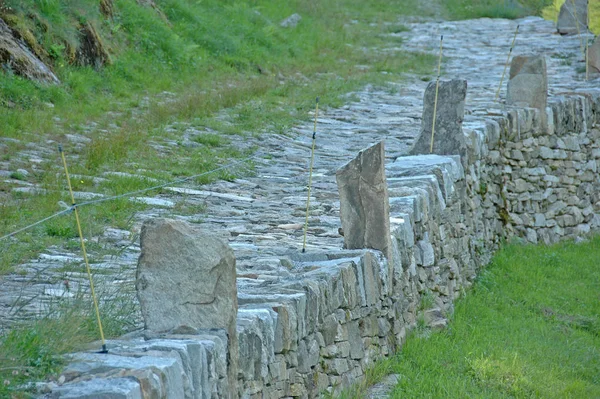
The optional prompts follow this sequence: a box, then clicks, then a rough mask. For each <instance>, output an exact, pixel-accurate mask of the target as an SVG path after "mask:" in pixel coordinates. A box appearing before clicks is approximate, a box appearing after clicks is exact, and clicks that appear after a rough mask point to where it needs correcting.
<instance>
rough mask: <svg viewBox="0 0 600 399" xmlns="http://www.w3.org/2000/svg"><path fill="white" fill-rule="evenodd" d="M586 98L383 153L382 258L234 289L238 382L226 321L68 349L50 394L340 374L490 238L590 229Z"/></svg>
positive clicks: (445, 304) (333, 378)
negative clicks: (432, 146)
mask: <svg viewBox="0 0 600 399" xmlns="http://www.w3.org/2000/svg"><path fill="white" fill-rule="evenodd" d="M599 110H600V93H594V94H588V95H583V94H582V95H573V96H569V97H564V98H562V97H561V98H558V99H555V100H554V101H553V102H551V103H550V105H549V107H548V108H547V110H546V115H545V117H546V118H545V119H546V120H547V123H542V122H541V121H542V120H544V118H542V115H540V111H539V110H536V109H511V110H509V111H508V112H507V113H506V114H505V115H504V116H490V117H486V118H481V119H480V120H478V121H476V122H471V123H469V125H468V126H465V127H464V134H465V137H466V139H467V140H466V141H467V154H466V155H465V156H464V157H463V158H462V159H461V157H460V156H452V155H415V156H407V157H401V158H397V159H396V160H394V161H393V162H388V164H387V165H386V176H387V183H388V194H389V204H390V234H391V236H392V240H391V242H392V250H391V254H390V255H389V256H388V258H389V259H388V258H386V257H385V256H384V254H383V253H381V252H379V251H376V250H370V249H359V250H342V249H340V250H339V251H337V252H327V253H319V252H312V253H308V254H300V253H297V254H295V255H290V256H288V257H286V258H285V259H282V265H285V267H286V268H287V269H288V271H289V273H288V274H286V276H287V277H282V278H281V279H280V280H277V281H273V282H269V283H268V284H263V285H261V286H256V287H254V288H253V289H252V290H247V289H244V290H240V292H238V304H239V310H238V315H237V337H238V345H239V351H238V354H239V366H238V367H239V368H238V392H228V386H229V385H228V384H226V383H225V382H226V378H227V364H226V363H227V353H229V352H228V348H227V345H228V344H227V342H228V337H227V334H225V332H224V331H223V330H213V331H206V330H202V331H180V332H179V334H178V335H174V334H171V335H163V336H160V337H150V338H152V339H150V340H143V339H141V338H136V339H122V340H118V341H111V342H109V351H110V352H111V353H110V354H109V355H90V354H75V355H74V356H73V357H72V362H71V364H70V365H69V366H68V367H67V369H66V371H65V373H64V382H66V383H65V384H64V385H62V386H60V387H56V388H55V389H54V390H53V392H52V393H51V394H50V395H53V396H51V397H56V398H60V397H69V398H80V397H81V398H83V397H89V396H84V394H83V393H81V394H79V396H77V395H78V392H85V395H89V394H90V392H92V393H96V394H100V393H102V394H104V395H105V396H103V397H106V398H138V397H140V398H141V397H169V398H171V397H172V398H179V397H185V398H224V397H243V398H292V397H293V398H309V397H310V398H312V397H317V396H319V394H320V393H322V392H324V391H325V390H339V389H342V388H346V387H349V386H351V384H353V383H355V382H357V381H359V380H360V379H361V378H362V377H363V376H364V374H365V372H366V369H367V368H368V367H370V366H371V365H372V364H373V363H374V362H375V361H377V360H378V359H381V358H382V357H384V356H387V355H390V354H393V353H394V352H396V351H397V350H399V349H400V348H401V346H402V344H403V342H404V340H405V338H406V336H407V334H408V333H409V332H410V331H411V330H413V329H414V328H415V327H416V326H418V325H427V326H429V327H430V328H434V329H436V328H443V327H444V326H445V325H446V320H447V318H446V316H447V315H448V314H450V313H451V312H452V310H453V304H454V301H455V300H456V298H457V297H459V296H460V295H462V293H463V292H464V290H465V289H466V288H468V287H469V286H470V285H471V284H472V282H473V280H474V278H475V276H476V275H477V271H478V270H479V268H481V267H483V266H484V265H485V264H486V263H487V262H488V261H489V259H490V257H491V255H492V254H493V252H494V250H495V249H497V247H498V245H499V243H500V242H501V241H502V240H505V239H510V238H511V237H514V236H516V237H522V238H524V239H526V240H528V241H531V242H540V241H541V242H545V243H551V242H555V241H558V240H560V239H563V238H570V237H576V236H580V235H581V234H583V233H587V232H590V231H594V230H597V229H598V226H599V225H600V177H599V174H598V172H597V171H598V168H599V167H600V131H599V130H598V129H597V128H596V127H595V126H596V123H597V122H598V119H599V118H600V112H598V111H599ZM390 274H391V276H390ZM238 284H239V282H238ZM184 333H186V334H188V335H183V334H184ZM192 333H193V334H192ZM109 378H110V379H112V380H111V381H112V382H111V381H106V383H105V384H102V383H101V381H102V380H106V379H109ZM69 395H71V396H69ZM144 395H145V396H144Z"/></svg>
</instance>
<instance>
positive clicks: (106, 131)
mask: <svg viewBox="0 0 600 399" xmlns="http://www.w3.org/2000/svg"><path fill="white" fill-rule="evenodd" d="M98 3H99V2H98V1H97V0H78V1H74V0H44V1H37V0H23V1H20V0H19V1H17V0H0V14H1V16H2V17H3V18H4V19H5V20H6V21H8V23H9V24H10V25H11V26H12V27H13V28H14V29H16V30H17V31H19V32H20V34H21V36H22V37H23V39H24V40H25V41H26V42H27V43H28V44H29V45H30V47H31V48H32V49H33V50H34V51H35V52H36V54H37V55H38V56H39V57H40V58H42V59H43V60H44V61H45V62H47V63H48V64H49V65H51V66H52V68H53V70H54V71H55V73H56V74H57V76H58V77H59V79H60V80H61V84H60V85H56V86H49V85H42V84H38V83H34V82H30V81H27V80H25V79H23V78H21V77H19V76H17V75H15V74H14V73H11V71H2V72H0V125H1V126H2V130H1V132H0V160H1V161H2V162H6V163H7V164H8V165H9V166H8V167H7V168H8V169H9V170H10V172H11V175H10V178H8V179H6V181H2V182H0V235H3V234H7V233H9V232H12V231H15V230H16V229H18V228H20V227H23V226H25V225H28V224H30V223H33V222H35V221H38V220H40V219H42V218H44V217H46V216H49V215H51V214H53V213H55V212H57V211H60V210H62V209H63V208H62V207H61V205H60V204H59V203H60V202H61V201H62V202H65V203H70V200H69V196H68V193H67V183H66V180H65V177H64V176H65V175H64V170H63V168H62V163H61V158H60V155H59V153H58V151H56V147H57V144H58V143H62V145H63V147H64V151H65V154H66V159H67V163H68V166H69V171H70V173H71V175H72V179H71V180H72V184H73V189H74V190H76V191H90V192H95V193H101V194H103V195H106V196H112V195H119V194H123V193H127V192H131V191H136V190H140V189H144V188H147V187H151V186H154V185H157V184H160V183H164V182H168V181H172V180H174V179H178V178H184V177H189V176H194V175H197V174H200V173H203V172H207V171H210V170H212V169H214V168H216V167H218V166H221V165H223V164H227V163H230V162H232V161H236V160H239V159H241V158H245V157H247V156H248V155H249V154H251V153H252V152H253V151H254V150H255V149H254V148H250V149H245V150H241V149H239V147H238V146H236V144H237V143H239V142H240V141H244V140H247V138H248V137H252V136H256V137H258V136H260V135H261V134H263V133H264V132H275V133H279V134H284V135H290V134H292V133H291V127H292V126H294V125H295V124H298V123H301V122H303V121H305V120H306V119H307V118H308V115H309V113H308V111H310V110H312V108H313V107H314V100H315V97H317V96H320V98H321V105H322V106H324V107H337V106H340V105H342V104H343V103H344V102H345V101H347V97H344V95H345V94H347V93H349V92H352V91H353V90H356V89H358V88H361V87H364V85H366V84H374V85H380V86H385V85H387V84H388V82H390V81H391V82H395V81H399V80H401V79H402V74H404V73H406V72H418V73H419V75H424V74H427V73H431V72H432V71H433V65H434V57H432V56H428V55H424V54H413V53H405V52H402V53H400V52H388V51H379V50H380V49H385V48H388V47H394V48H396V47H397V46H398V45H399V42H400V40H399V38H398V37H397V36H394V35H393V34H395V33H399V32H402V31H405V30H406V29H407V28H406V27H405V26H403V25H402V24H400V23H399V22H398V17H399V16H400V15H403V14H407V13H416V14H422V13H421V11H422V10H421V9H420V8H419V7H418V2H417V1H416V0H394V1H388V0H368V1H359V0H332V1H328V2H320V1H314V0H308V1H307V0H292V1H286V2H281V1H277V0H252V1H242V0H225V1H223V0H203V1H193V0H157V1H156V4H157V6H158V8H159V9H160V13H159V12H157V11H156V10H155V9H152V8H145V7H142V6H140V5H139V4H138V3H137V1H136V0H114V10H115V13H114V15H113V17H112V18H108V17H106V16H104V15H102V14H101V13H100V12H99V10H98ZM293 13H299V14H300V15H301V16H302V20H301V21H300V23H299V24H298V26H297V27H295V28H282V27H281V26H280V25H279V24H280V22H281V21H282V20H283V19H284V18H286V17H288V16H289V15H291V14H293ZM84 24H91V25H92V26H94V27H95V29H96V30H97V31H98V34H99V36H100V37H101V38H102V42H103V45H104V46H105V48H106V49H107V50H108V52H109V53H110V55H111V63H110V64H109V65H105V66H104V67H102V68H100V69H98V70H96V69H94V68H92V67H89V66H81V65H79V64H78V61H77V59H76V49H77V48H78V47H79V45H80V40H81V37H80V35H79V33H78V32H79V29H80V28H81V27H82V26H83V25H84ZM364 66H367V68H364ZM384 72H385V73H384ZM189 129H196V130H197V131H198V133H197V134H193V135H191V136H189V137H186V136H185V135H186V134H187V133H186V131H188V130H189ZM66 134H71V135H75V134H76V135H79V136H82V138H83V139H84V142H85V144H83V145H80V144H77V143H74V142H72V141H70V140H69V139H68V138H67V136H66ZM188 139H189V140H188ZM190 143H191V145H190ZM31 149H42V150H45V151H46V152H45V153H44V155H43V158H44V159H43V162H41V163H39V164H37V165H36V167H35V168H33V167H32V163H30V162H29V160H28V156H23V155H22V152H24V151H30V150H31ZM251 167H252V162H248V163H246V164H245V165H243V167H239V168H232V169H228V170H223V171H220V172H218V173H215V174H211V175H206V176H202V177H200V178H197V179H195V180H193V183H195V184H205V183H208V182H210V181H213V180H214V179H227V180H231V179H234V178H235V177H237V176H240V175H241V174H244V173H247V172H244V170H245V169H247V168H251ZM17 169H25V170H27V171H28V172H29V174H27V175H24V174H23V173H18V172H16V170H17ZM110 172H125V173H128V174H130V175H131V176H122V175H121V176H116V175H114V174H111V173H110ZM24 183H33V184H36V186H37V187H39V188H40V189H42V190H43V191H42V192H41V193H40V194H36V195H31V194H23V193H17V192H15V191H14V190H13V189H14V188H16V187H21V186H22V185H23V184H24ZM157 193H161V191H160V190H154V191H152V192H149V193H148V194H147V195H153V194H157ZM144 208H145V205H143V204H138V203H134V202H131V201H129V200H127V199H120V200H114V201H108V202H104V203H102V204H99V205H92V206H84V207H81V208H80V215H81V218H82V227H83V233H84V236H85V237H86V238H87V239H88V244H87V246H88V251H89V253H90V257H91V260H92V262H93V261H94V259H102V257H103V255H105V254H106V251H108V249H105V248H103V247H102V245H101V244H100V243H97V240H95V239H93V238H92V237H97V236H98V235H99V234H101V233H102V231H103V230H104V229H105V228H106V227H108V226H112V227H118V228H122V229H130V227H131V226H130V224H131V220H132V217H133V216H134V215H135V214H136V212H139V211H141V210H143V209H144ZM202 211H203V209H198V207H194V209H190V207H189V206H188V205H187V204H186V203H185V201H181V202H180V203H177V204H176V206H175V207H174V208H173V210H172V212H174V213H178V214H190V215H192V216H195V217H196V218H197V219H198V220H201V219H202V217H201V215H200V214H201V213H202ZM199 212H200V214H199ZM51 246H52V247H55V248H58V249H65V250H68V251H72V252H75V253H79V243H78V238H77V228H76V226H75V222H74V218H73V215H71V214H67V215H63V216H60V217H57V218H55V219H52V220H50V221H48V222H46V223H44V224H42V225H39V226H36V227H35V228H33V229H31V230H28V231H27V232H24V233H21V234H19V235H17V236H15V237H13V238H11V239H9V240H3V241H0V275H2V274H5V273H10V272H14V271H16V272H19V270H18V268H15V267H16V266H17V265H19V264H20V263H22V262H24V261H27V260H29V259H34V258H35V257H36V256H37V255H38V254H39V253H40V252H41V251H43V250H44V249H46V248H48V247H51ZM81 267H82V265H81V264H73V265H65V270H64V271H65V272H67V271H68V270H67V269H69V270H70V269H71V268H72V270H71V271H81ZM92 267H93V265H92ZM79 294H80V295H83V294H81V293H79ZM99 294H100V299H101V304H103V306H107V305H106V304H107V303H113V304H114V303H115V301H106V298H105V296H104V295H103V294H102V292H100V293H99ZM116 299H118V300H121V299H122V298H121V297H118V298H116ZM86 303H89V298H87V297H85V295H84V296H81V297H80V296H78V297H77V300H76V303H70V304H69V306H68V308H62V307H60V306H59V305H58V304H57V306H58V307H59V308H58V310H53V311H52V312H51V314H49V315H48V316H47V317H44V318H42V319H40V320H36V321H32V322H30V323H27V324H24V325H22V326H15V327H14V329H13V330H12V331H11V332H9V333H5V334H4V335H2V336H0V397H7V396H9V395H12V394H15V391H14V389H15V387H17V386H18V385H19V384H22V383H24V382H26V381H30V380H32V379H33V380H36V379H38V380H39V379H43V378H45V377H46V376H48V375H52V374H55V373H56V372H57V370H59V368H60V367H61V360H60V356H61V354H63V353H65V352H69V351H72V350H77V349H80V348H81V347H82V345H85V343H86V342H89V341H91V340H94V339H97V337H98V332H97V330H96V326H95V323H94V317H93V313H91V312H90V309H89V306H88V305H86ZM117 303H118V301H117ZM129 305H130V304H129V303H122V304H119V303H118V306H113V308H111V309H103V310H102V314H103V322H104V324H105V334H106V336H107V338H109V337H115V336H118V335H120V334H121V333H122V332H123V331H126V330H127V329H128V328H130V326H128V325H127V322H126V319H124V318H123V317H122V315H123V314H127V312H129V311H130V308H129ZM4 382H5V383H6V384H3V383H4ZM23 396H26V394H23Z"/></svg>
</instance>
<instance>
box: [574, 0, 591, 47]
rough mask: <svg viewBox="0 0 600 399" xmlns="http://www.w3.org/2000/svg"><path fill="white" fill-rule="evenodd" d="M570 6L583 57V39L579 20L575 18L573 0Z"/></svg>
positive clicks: (575, 12) (575, 8)
mask: <svg viewBox="0 0 600 399" xmlns="http://www.w3.org/2000/svg"><path fill="white" fill-rule="evenodd" d="M571 4H573V14H571V15H573V18H575V26H576V27H577V36H579V49H580V50H581V52H582V53H583V55H584V56H585V53H584V52H583V38H582V37H581V29H579V18H577V7H575V0H571ZM588 14H589V10H588Z"/></svg>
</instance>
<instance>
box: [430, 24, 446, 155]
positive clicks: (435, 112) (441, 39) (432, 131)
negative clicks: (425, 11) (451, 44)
mask: <svg viewBox="0 0 600 399" xmlns="http://www.w3.org/2000/svg"><path fill="white" fill-rule="evenodd" d="M443 43H444V35H442V36H441V37H440V58H439V60H438V73H437V80H436V82H435V100H434V102H433V124H432V126H431V144H430V145H429V153H430V154H433V137H434V136H435V117H436V114H437V102H438V91H439V89H440V75H441V70H442V46H443Z"/></svg>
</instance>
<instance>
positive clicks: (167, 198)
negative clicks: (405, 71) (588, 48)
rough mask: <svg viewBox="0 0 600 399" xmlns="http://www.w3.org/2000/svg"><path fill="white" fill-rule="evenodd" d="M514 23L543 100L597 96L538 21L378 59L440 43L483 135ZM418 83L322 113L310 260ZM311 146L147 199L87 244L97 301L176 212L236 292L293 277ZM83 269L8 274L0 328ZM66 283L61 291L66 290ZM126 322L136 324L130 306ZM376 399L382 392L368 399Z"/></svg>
mask: <svg viewBox="0 0 600 399" xmlns="http://www.w3.org/2000/svg"><path fill="white" fill-rule="evenodd" d="M517 24H520V34H519V36H518V38H517V42H516V45H515V49H514V52H513V54H515V55H516V54H525V53H542V54H544V55H546V57H547V59H546V60H547V65H548V76H549V92H550V93H549V94H550V97H552V96H555V95H559V94H561V93H565V92H572V91H576V90H577V89H579V88H584V87H590V86H592V85H595V86H596V87H598V86H600V80H598V79H596V80H594V81H589V82H585V81H584V80H583V76H584V74H583V73H582V72H581V68H582V67H583V66H584V64H583V62H582V56H581V54H580V50H579V49H580V47H579V39H578V38H577V37H574V36H573V37H563V36H559V35H557V34H555V29H554V27H553V24H552V23H551V22H548V21H544V20H542V19H539V18H526V19H522V20H518V21H507V20H490V19H480V20H473V21H459V22H438V21H431V22H426V23H409V24H408V26H409V27H410V29H411V30H410V31H409V32H403V33H399V34H397V35H400V36H402V37H403V38H404V39H405V41H404V44H403V47H397V44H396V45H394V46H393V47H389V48H382V49H381V51H387V52H403V51H425V52H431V53H433V54H437V51H438V46H439V37H440V35H441V34H443V35H444V63H443V69H442V79H449V78H463V79H467V80H468V91H467V103H466V114H467V115H466V118H465V123H464V128H465V129H469V128H471V127H472V126H475V125H477V124H480V123H481V120H482V118H484V117H485V115H488V114H494V113H496V114H497V113H499V112H502V110H503V106H502V105H501V104H498V103H496V104H495V103H494V102H493V100H494V95H495V92H496V89H497V85H498V82H499V79H500V76H501V74H502V70H503V68H504V63H505V61H506V56H507V52H508V48H509V45H510V41H511V40H512V36H513V33H514V30H515V28H516V26H517ZM424 75H425V74H424ZM505 79H508V77H506V78H505ZM426 80H428V79H425V78H424V76H413V75H411V76H406V79H405V80H404V81H403V82H402V83H401V84H397V83H393V84H392V83H390V85H389V87H387V88H375V87H371V86H368V87H365V88H364V89H363V90H361V91H359V92H357V93H354V94H353V95H352V96H351V97H348V98H349V99H352V101H350V100H349V102H348V104H347V105H345V106H343V107H341V108H337V109H325V111H324V112H322V113H321V114H320V117H319V125H318V135H317V147H316V153H315V168H314V176H313V191H312V198H311V211H310V218H309V229H308V240H307V252H308V253H309V254H311V253H315V252H321V251H328V252H334V251H336V250H341V248H342V244H343V237H341V236H340V233H339V232H338V228H339V227H340V226H341V224H340V221H339V200H338V194H337V187H336V184H335V171H336V170H337V168H338V167H340V166H341V165H342V164H344V163H346V162H347V161H349V160H350V159H351V158H352V157H354V156H355V154H356V153H357V152H358V151H359V150H361V149H363V148H365V147H366V146H367V145H369V144H371V143H374V142H376V141H379V140H381V139H385V140H386V150H387V159H388V160H390V161H391V160H393V159H395V158H397V157H398V156H400V155H402V154H404V153H405V152H406V151H407V149H408V148H409V147H410V146H411V144H412V142H413V140H414V138H415V137H416V135H417V134H418V132H419V129H420V119H421V110H422V97H423V92H424V90H425V87H426V85H427V84H428V82H427V81H426ZM505 82H506V80H505ZM503 86H504V88H503V89H502V92H501V98H504V93H505V92H506V90H505V88H506V84H504V85H503ZM550 101H552V100H551V99H550ZM311 136H312V124H311V123H307V124H306V125H299V126H296V127H294V128H293V129H291V130H290V131H289V132H286V134H285V135H281V134H265V135H262V136H261V137H260V138H255V139H250V140H254V142H252V143H250V144H256V145H258V146H259V147H260V150H259V153H260V154H264V155H265V156H264V157H260V158H258V159H257V160H256V161H255V163H256V170H255V174H254V175H253V176H251V177H247V178H244V179H237V180H235V181H233V182H225V181H221V182H216V183H213V184H210V185H207V186H203V187H201V188H199V187H192V186H189V187H184V186H178V187H172V188H170V189H169V190H165V191H168V194H161V195H159V196H157V197H155V198H153V201H154V203H155V204H158V205H162V206H156V207H154V208H153V209H151V210H149V211H146V212H143V213H141V214H138V215H136V217H135V223H134V229H133V232H134V233H131V232H128V231H122V230H116V229H109V230H107V231H106V232H105V234H104V235H103V236H101V237H97V238H94V239H93V241H96V240H97V241H98V242H100V243H102V244H104V245H106V246H109V247H113V248H116V249H119V252H118V255H113V256H106V257H105V258H104V259H102V260H101V261H100V262H95V263H94V264H93V265H92V269H93V270H94V271H95V275H96V277H95V278H96V280H97V282H98V286H99V291H100V292H101V296H103V297H105V298H113V299H114V300H115V301H117V300H118V298H119V297H121V296H122V295H123V293H125V294H126V295H130V294H133V292H134V291H133V280H134V275H135V267H136V262H137V257H138V255H139V243H138V242H137V240H136V239H135V237H136V234H135V233H136V232H137V231H139V226H140V225H141V222H142V221H143V220H144V219H145V218H148V217H155V216H160V215H165V214H170V215H172V213H173V210H172V209H170V208H169V206H172V204H173V203H177V202H181V201H183V202H185V203H187V204H189V205H192V206H195V205H197V206H198V207H200V206H202V207H205V210H204V212H203V213H199V214H198V215H194V216H179V217H178V218H181V219H187V220H190V221H193V222H198V221H201V223H202V225H203V226H204V228H206V229H207V230H209V231H212V232H214V234H216V235H218V236H221V237H222V238H224V239H225V240H227V241H229V244H230V245H231V246H232V248H233V249H234V252H235V255H236V258H237V267H238V274H239V278H238V286H239V291H240V293H247V292H251V291H252V290H253V289H256V287H265V286H268V285H270V284H273V283H276V282H277V280H278V279H279V278H281V277H285V276H288V277H289V276H291V275H292V274H293V273H294V272H295V271H294V270H293V268H291V267H290V266H292V265H291V264H289V263H288V262H286V260H285V259H286V256H287V255H290V254H298V253H300V251H301V248H302V225H303V223H304V216H305V206H306V185H307V178H308V173H307V169H308V162H309V157H310V147H311ZM82 145H85V143H83V144H82ZM34 155H35V156H39V154H37V155H36V154H34ZM46 155H47V154H46ZM267 155H268V156H267ZM0 169H2V168H0ZM32 195H34V194H32ZM159 200H164V201H159ZM175 217H177V216H175ZM282 259H283V260H282ZM81 262H82V259H81V256H80V255H79V254H78V253H77V252H66V251H64V250H59V249H48V250H47V251H46V252H44V253H43V254H41V255H40V256H39V258H38V259H35V260H33V261H31V262H28V263H26V264H23V265H21V266H19V267H18V268H17V271H16V272H15V273H14V274H11V275H7V276H4V277H2V280H1V281H0V328H5V327H6V326H9V325H11V323H13V322H15V321H17V320H21V319H24V318H28V317H32V316H33V315H36V314H39V313H44V312H46V311H48V309H49V308H51V307H52V304H54V303H56V301H57V300H59V299H61V298H62V299H64V298H69V297H73V296H74V295H75V294H74V293H76V292H77V291H78V290H86V289H87V288H88V284H87V278H86V277H85V273H83V270H81V272H73V271H65V270H68V268H67V267H66V266H67V265H72V264H81ZM65 281H68V282H69V285H68V287H67V286H66V284H65ZM67 288H68V289H67ZM131 314H132V315H133V319H135V320H136V322H139V310H138V309H137V306H136V305H135V304H134V305H133V308H132V309H131ZM383 391H385V389H384V390H383ZM385 395H386V393H385V392H384V393H382V394H378V396H372V397H385Z"/></svg>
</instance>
